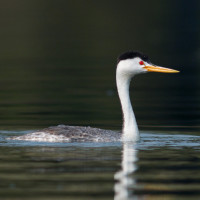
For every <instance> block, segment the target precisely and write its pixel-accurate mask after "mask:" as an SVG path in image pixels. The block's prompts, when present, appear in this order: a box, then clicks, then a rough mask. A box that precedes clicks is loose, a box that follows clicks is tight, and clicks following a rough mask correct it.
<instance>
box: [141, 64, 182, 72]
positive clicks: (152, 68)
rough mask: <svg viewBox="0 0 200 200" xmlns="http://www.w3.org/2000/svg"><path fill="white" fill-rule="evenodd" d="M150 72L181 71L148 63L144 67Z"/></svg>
mask: <svg viewBox="0 0 200 200" xmlns="http://www.w3.org/2000/svg"><path fill="white" fill-rule="evenodd" d="M143 68H144V69H146V70H147V71H149V72H161V73H179V71H177V70H174V69H169V68H165V67H158V66H153V65H147V66H144V67H143Z"/></svg>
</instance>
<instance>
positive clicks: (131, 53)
mask: <svg viewBox="0 0 200 200" xmlns="http://www.w3.org/2000/svg"><path fill="white" fill-rule="evenodd" d="M136 57H139V58H141V59H142V60H143V61H145V62H148V63H150V60H149V57H148V56H147V55H145V54H143V53H141V52H139V51H127V52H125V53H123V54H121V55H120V56H119V57H118V62H117V63H119V62H120V61H121V60H126V59H132V58H136Z"/></svg>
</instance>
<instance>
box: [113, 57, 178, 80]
mask: <svg viewBox="0 0 200 200" xmlns="http://www.w3.org/2000/svg"><path fill="white" fill-rule="evenodd" d="M145 72H162V73H178V72H179V71H177V70H174V69H169V68H165V67H159V66H156V65H152V64H151V63H148V62H145V61H143V60H142V59H141V58H139V57H136V58H132V59H126V60H121V61H120V62H119V63H118V65H117V74H120V75H123V76H126V77H127V78H132V77H133V76H134V75H136V74H141V73H145Z"/></svg>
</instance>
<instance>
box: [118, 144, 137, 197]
mask: <svg viewBox="0 0 200 200" xmlns="http://www.w3.org/2000/svg"><path fill="white" fill-rule="evenodd" d="M137 159H138V158H137V150H136V149H135V143H130V142H129V143H124V144H123V153H122V162H121V166H122V169H121V170H120V171H119V172H117V173H116V174H115V176H114V178H115V180H117V183H116V184H115V186H114V190H115V197H114V199H115V200H120V199H127V200H128V199H130V198H131V196H132V191H131V190H129V188H130V186H132V185H134V184H135V180H134V178H133V177H132V176H130V175H131V174H132V173H133V172H135V171H136V170H137V165H136V161H137Z"/></svg>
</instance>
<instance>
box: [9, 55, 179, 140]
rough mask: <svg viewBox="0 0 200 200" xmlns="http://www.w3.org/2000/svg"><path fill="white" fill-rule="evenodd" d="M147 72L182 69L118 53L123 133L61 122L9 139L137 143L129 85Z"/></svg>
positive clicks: (137, 134)
mask: <svg viewBox="0 0 200 200" xmlns="http://www.w3.org/2000/svg"><path fill="white" fill-rule="evenodd" d="M145 72H162V73H178V72H179V71H177V70H173V69H169V68H164V67H159V66H156V65H153V64H152V63H151V62H150V60H149V58H148V56H146V55H144V54H143V53H141V52H138V51H129V52H125V53H123V54H122V55H120V56H119V58H118V62H117V70H116V82H117V90H118V94H119V99H120V102H121V107H122V112H123V130H122V134H121V133H120V132H115V131H111V130H104V129H98V128H91V127H82V126H66V125H58V126H52V127H49V128H45V129H43V130H40V131H36V132H34V133H29V134H26V135H22V136H14V137H11V138H9V139H12V140H28V141H44V142H65V141H66V142H75V141H77V142H86V141H93V142H112V141H120V140H122V141H132V142H135V141H137V140H138V139H139V131H138V126H137V123H136V119H135V115H134V112H133V109H132V105H131V101H130V96H129V85H130V82H131V79H132V78H133V77H134V76H135V75H137V74H141V73H145Z"/></svg>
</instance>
